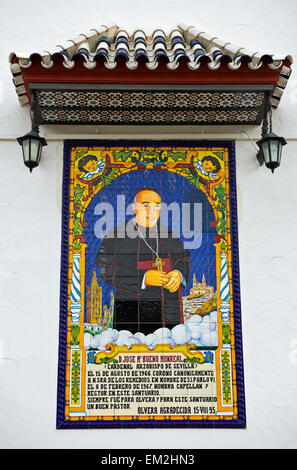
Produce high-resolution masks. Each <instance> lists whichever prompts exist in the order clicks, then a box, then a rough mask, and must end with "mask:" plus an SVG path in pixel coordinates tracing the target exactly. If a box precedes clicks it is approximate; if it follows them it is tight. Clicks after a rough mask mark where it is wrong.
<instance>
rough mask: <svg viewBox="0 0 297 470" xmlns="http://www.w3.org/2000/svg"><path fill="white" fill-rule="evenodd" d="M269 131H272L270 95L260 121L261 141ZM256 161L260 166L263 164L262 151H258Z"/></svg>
mask: <svg viewBox="0 0 297 470" xmlns="http://www.w3.org/2000/svg"><path fill="white" fill-rule="evenodd" d="M271 131H272V110H271V101H270V95H267V98H266V105H265V109H264V116H263V121H262V129H261V138H262V139H263V138H264V137H265V136H266V135H268V133H269V132H271ZM257 160H258V162H259V165H260V166H262V165H263V164H264V155H263V151H262V149H259V151H258V153H257Z"/></svg>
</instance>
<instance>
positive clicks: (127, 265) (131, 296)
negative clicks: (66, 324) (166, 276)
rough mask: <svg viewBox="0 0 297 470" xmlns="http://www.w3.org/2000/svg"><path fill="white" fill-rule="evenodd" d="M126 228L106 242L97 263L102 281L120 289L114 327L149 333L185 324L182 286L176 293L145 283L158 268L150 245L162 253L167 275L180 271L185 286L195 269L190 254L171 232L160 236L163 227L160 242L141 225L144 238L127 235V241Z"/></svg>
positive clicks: (115, 307)
mask: <svg viewBox="0 0 297 470" xmlns="http://www.w3.org/2000/svg"><path fill="white" fill-rule="evenodd" d="M126 227H127V226H126V224H123V225H121V226H119V227H118V228H117V229H116V230H115V232H114V236H113V237H111V236H110V235H107V236H106V237H105V238H104V239H103V240H102V242H101V244H100V246H99V250H98V253H97V256H96V260H95V264H96V265H98V266H100V275H101V277H102V280H103V281H104V282H106V283H108V284H110V285H112V286H113V287H115V288H116V292H115V304H114V317H113V328H115V329H117V330H129V331H131V333H136V332H138V331H140V332H141V333H144V334H149V333H153V332H154V331H155V330H156V329H158V328H163V327H164V328H165V327H166V328H169V329H171V328H173V327H174V326H175V325H178V324H179V323H183V322H184V320H183V307H182V290H181V287H182V285H181V286H180V287H179V289H178V290H177V291H176V292H170V291H169V290H168V289H166V288H164V287H159V286H149V285H145V283H144V275H145V272H146V271H147V270H149V269H157V267H156V266H154V264H155V263H156V254H155V253H154V252H153V251H152V250H151V249H150V248H149V247H148V246H147V244H149V245H150V246H151V248H152V249H153V250H154V251H155V252H158V255H159V258H161V261H162V263H163V265H162V269H163V271H164V272H166V273H167V272H170V271H173V270H178V271H179V272H180V273H181V274H182V276H183V285H184V286H185V285H186V283H187V282H188V279H189V274H190V269H191V268H190V262H189V257H190V253H189V252H188V250H186V249H184V247H183V244H182V243H181V241H180V240H179V239H178V238H177V237H175V236H173V234H172V232H171V231H170V230H169V229H167V228H166V229H165V234H164V232H163V231H162V230H161V233H160V225H158V242H157V240H156V236H152V237H150V233H149V231H148V229H145V228H144V227H140V226H139V229H140V230H141V233H142V236H141V235H140V234H139V232H135V233H136V237H135V238H130V237H128V236H127V235H125V236H124V238H123V234H126V231H125V229H126ZM166 231H167V232H168V236H167V234H166ZM143 238H145V240H146V243H145V241H144V239H143ZM156 248H158V250H157V249H156Z"/></svg>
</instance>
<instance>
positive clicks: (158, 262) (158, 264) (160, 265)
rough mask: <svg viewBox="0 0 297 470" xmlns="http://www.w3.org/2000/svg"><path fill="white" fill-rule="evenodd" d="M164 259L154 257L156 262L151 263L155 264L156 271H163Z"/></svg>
mask: <svg viewBox="0 0 297 470" xmlns="http://www.w3.org/2000/svg"><path fill="white" fill-rule="evenodd" d="M164 264H165V261H162V259H161V258H156V262H155V263H153V264H152V266H156V268H157V270H158V271H163V266H164Z"/></svg>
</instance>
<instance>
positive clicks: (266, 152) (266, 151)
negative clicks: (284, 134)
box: [262, 141, 270, 164]
mask: <svg viewBox="0 0 297 470" xmlns="http://www.w3.org/2000/svg"><path fill="white" fill-rule="evenodd" d="M262 150H263V155H264V160H265V163H266V164H267V163H269V162H270V152H269V143H268V142H267V141H266V142H263V143H262Z"/></svg>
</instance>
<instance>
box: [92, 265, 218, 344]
mask: <svg viewBox="0 0 297 470" xmlns="http://www.w3.org/2000/svg"><path fill="white" fill-rule="evenodd" d="M102 304H103V302H102V286H100V285H99V284H98V280H97V277H96V273H95V272H94V274H93V277H92V281H91V284H90V285H89V286H88V287H87V291H86V307H87V317H86V322H85V325H84V346H85V348H86V349H87V350H92V349H96V350H104V349H106V345H107V344H113V343H114V344H117V345H118V346H124V345H125V346H127V347H128V348H129V347H130V346H131V345H132V344H146V345H147V346H148V347H149V348H150V349H153V348H154V347H155V346H156V345H157V344H160V342H161V343H162V344H169V345H170V346H171V347H174V346H175V345H176V344H186V343H193V344H195V345H196V346H197V347H198V348H203V347H217V345H218V334H217V332H218V325H217V294H216V292H215V290H214V287H212V286H209V285H207V281H206V278H205V275H204V274H203V276H202V279H201V281H197V278H196V275H195V274H194V275H193V278H192V288H191V289H190V292H189V294H188V295H187V296H184V297H183V309H184V319H185V323H184V324H180V325H176V326H175V327H174V328H172V330H169V329H168V328H159V330H156V331H155V332H154V333H151V334H149V335H147V336H145V335H144V334H143V333H141V332H138V333H135V334H134V335H133V334H132V333H131V332H129V331H126V330H122V331H117V330H115V329H113V327H112V316H113V308H114V295H113V293H111V294H110V305H109V307H108V306H107V305H104V306H103V305H102Z"/></svg>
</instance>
